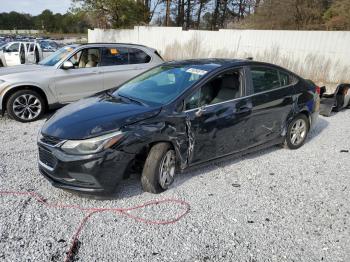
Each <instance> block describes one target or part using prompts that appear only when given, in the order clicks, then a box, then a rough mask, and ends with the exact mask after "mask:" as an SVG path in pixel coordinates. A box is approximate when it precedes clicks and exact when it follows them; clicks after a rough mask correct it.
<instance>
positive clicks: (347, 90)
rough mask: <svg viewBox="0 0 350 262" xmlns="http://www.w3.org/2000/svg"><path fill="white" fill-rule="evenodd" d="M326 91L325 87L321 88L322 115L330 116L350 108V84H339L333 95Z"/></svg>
mask: <svg viewBox="0 0 350 262" xmlns="http://www.w3.org/2000/svg"><path fill="white" fill-rule="evenodd" d="M326 91H327V90H326V87H325V86H324V87H322V88H321V109H320V114H321V115H323V116H330V115H331V114H332V112H339V111H341V110H342V109H344V108H348V107H350V84H346V83H344V84H339V85H338V86H337V88H336V89H335V92H334V93H332V94H327V93H326Z"/></svg>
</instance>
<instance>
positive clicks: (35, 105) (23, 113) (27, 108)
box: [12, 94, 42, 120]
mask: <svg viewBox="0 0 350 262" xmlns="http://www.w3.org/2000/svg"><path fill="white" fill-rule="evenodd" d="M12 109H13V112H14V114H15V115H16V116H17V117H18V118H20V119H22V120H32V119H34V118H37V117H38V116H39V115H40V113H41V110H42V104H41V102H40V100H39V98H37V97H36V96H35V95H32V94H23V95H20V96H19V97H17V98H16V99H15V100H14V102H13V105H12Z"/></svg>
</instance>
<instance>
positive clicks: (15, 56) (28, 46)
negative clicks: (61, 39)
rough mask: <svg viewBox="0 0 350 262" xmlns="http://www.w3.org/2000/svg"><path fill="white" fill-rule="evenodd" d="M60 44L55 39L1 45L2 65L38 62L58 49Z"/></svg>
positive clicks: (0, 64) (0, 56) (0, 58)
mask: <svg viewBox="0 0 350 262" xmlns="http://www.w3.org/2000/svg"><path fill="white" fill-rule="evenodd" d="M58 47H59V45H58V44H57V43H55V42H53V41H48V40H45V41H38V42H36V41H30V42H22V41H16V42H9V43H5V44H3V45H2V46H1V47H0V67H7V66H15V65H21V64H37V63H39V62H40V61H41V60H42V59H44V58H46V57H47V56H49V55H51V54H52V53H53V52H55V51H57V49H58Z"/></svg>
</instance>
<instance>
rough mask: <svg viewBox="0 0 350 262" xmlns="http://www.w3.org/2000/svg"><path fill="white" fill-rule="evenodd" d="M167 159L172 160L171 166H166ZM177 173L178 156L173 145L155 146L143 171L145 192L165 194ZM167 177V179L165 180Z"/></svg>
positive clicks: (142, 181) (162, 144) (142, 182)
mask: <svg viewBox="0 0 350 262" xmlns="http://www.w3.org/2000/svg"><path fill="white" fill-rule="evenodd" d="M167 159H170V162H169V163H170V164H169V165H167V164H166V162H167ZM162 170H163V172H162ZM175 171H176V156H175V151H174V149H173V148H172V147H171V145H170V144H169V143H158V144H156V145H154V146H153V147H152V148H151V150H150V152H149V154H148V156H147V159H146V162H145V165H144V167H143V171H142V176H141V184H142V188H143V190H144V191H145V192H150V193H153V194H159V193H162V192H164V191H165V190H167V189H168V188H169V186H170V185H171V184H172V183H173V181H174V176H175ZM165 174H167V175H165ZM165 177H167V178H166V179H164V178H165ZM162 178H163V179H162Z"/></svg>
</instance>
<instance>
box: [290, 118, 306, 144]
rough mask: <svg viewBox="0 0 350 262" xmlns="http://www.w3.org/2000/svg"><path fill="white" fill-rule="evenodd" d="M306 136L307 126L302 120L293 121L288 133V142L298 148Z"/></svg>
mask: <svg viewBox="0 0 350 262" xmlns="http://www.w3.org/2000/svg"><path fill="white" fill-rule="evenodd" d="M306 134H307V124H306V122H305V120H304V119H298V120H297V121H295V123H294V125H293V126H292V129H291V132H290V141H291V143H292V144H293V145H294V146H298V145H300V144H301V143H303V141H304V140H305V137H306Z"/></svg>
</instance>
